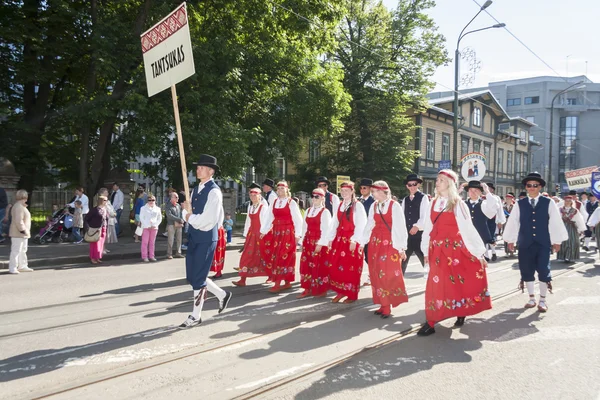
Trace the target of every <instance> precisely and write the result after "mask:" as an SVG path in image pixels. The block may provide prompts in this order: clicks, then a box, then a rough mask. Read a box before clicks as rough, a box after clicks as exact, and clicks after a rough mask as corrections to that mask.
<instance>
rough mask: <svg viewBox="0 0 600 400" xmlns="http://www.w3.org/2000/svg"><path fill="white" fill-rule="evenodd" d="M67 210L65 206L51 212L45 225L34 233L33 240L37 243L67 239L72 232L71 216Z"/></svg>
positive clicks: (60, 241) (59, 241) (58, 241)
mask: <svg viewBox="0 0 600 400" xmlns="http://www.w3.org/2000/svg"><path fill="white" fill-rule="evenodd" d="M69 212H70V209H69V208H68V207H65V208H64V209H61V210H58V211H56V212H55V213H54V214H52V216H51V217H50V218H49V220H48V223H47V224H46V226H45V227H44V228H42V229H41V230H40V233H38V234H37V235H35V237H34V238H33V241H34V242H35V243H38V244H45V243H48V242H53V243H62V242H64V241H68V240H69V239H70V237H71V234H72V233H73V216H72V215H70V214H69Z"/></svg>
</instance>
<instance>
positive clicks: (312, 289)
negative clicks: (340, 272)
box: [298, 188, 331, 299]
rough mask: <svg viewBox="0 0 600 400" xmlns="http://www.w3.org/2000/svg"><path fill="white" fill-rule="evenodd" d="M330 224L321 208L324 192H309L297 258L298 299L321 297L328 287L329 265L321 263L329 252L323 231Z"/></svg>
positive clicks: (323, 207) (329, 217)
mask: <svg viewBox="0 0 600 400" xmlns="http://www.w3.org/2000/svg"><path fill="white" fill-rule="evenodd" d="M330 225H331V214H330V213H329V210H327V209H326V208H325V191H324V190H323V189H319V188H317V189H314V190H313V191H312V207H310V208H309V209H308V210H307V211H306V215H305V216H304V225H303V229H302V232H303V233H304V241H303V242H302V255H301V257H300V286H301V287H302V289H304V291H303V292H302V294H300V295H298V298H299V299H300V298H303V297H306V296H310V295H312V296H317V297H325V296H326V295H327V290H328V289H329V268H328V267H327V266H326V265H325V262H326V261H327V257H328V255H329V251H328V249H327V234H328V233H329V228H330Z"/></svg>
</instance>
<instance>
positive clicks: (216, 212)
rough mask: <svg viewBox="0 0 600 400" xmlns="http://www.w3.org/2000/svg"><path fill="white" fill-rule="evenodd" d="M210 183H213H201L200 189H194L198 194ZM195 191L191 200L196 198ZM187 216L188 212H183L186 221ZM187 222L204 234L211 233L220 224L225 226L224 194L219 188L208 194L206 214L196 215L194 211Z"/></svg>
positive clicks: (205, 207)
mask: <svg viewBox="0 0 600 400" xmlns="http://www.w3.org/2000/svg"><path fill="white" fill-rule="evenodd" d="M210 181H212V179H210V180H209V181H206V182H205V183H201V184H200V185H199V186H198V188H196V189H194V191H197V192H196V193H200V191H201V190H202V189H204V185H205V184H206V183H208V182H210ZM194 191H192V195H191V196H190V199H193V198H194ZM187 214H188V212H187V211H186V210H183V211H182V213H181V217H182V218H183V219H185V217H186V215H187ZM187 222H188V224H190V225H191V226H192V227H193V228H195V229H198V230H200V231H204V232H207V231H210V230H211V229H213V228H214V227H215V225H217V224H218V223H221V224H223V193H222V192H221V189H220V188H219V187H218V186H216V188H215V189H213V190H211V191H210V192H208V198H207V199H206V205H205V206H204V212H202V214H194V213H193V211H192V215H191V216H190V219H188V220H187Z"/></svg>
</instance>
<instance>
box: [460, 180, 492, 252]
mask: <svg viewBox="0 0 600 400" xmlns="http://www.w3.org/2000/svg"><path fill="white" fill-rule="evenodd" d="M463 187H465V189H467V194H468V196H469V198H468V199H467V200H466V201H465V203H466V204H467V206H468V207H469V213H470V215H471V221H472V222H473V226H475V229H477V233H479V237H480V238H481V240H482V241H483V243H484V244H485V245H486V251H485V256H484V258H485V260H486V261H489V260H490V259H489V257H488V255H489V254H488V251H489V247H487V245H489V244H492V243H495V241H496V239H495V237H494V236H493V233H492V232H491V230H490V225H489V221H490V219H491V218H495V217H496V212H497V211H496V209H497V202H496V199H495V198H494V197H493V196H489V195H490V190H489V187H488V185H486V184H485V183H484V184H483V185H482V184H481V182H479V181H470V182H469V183H467V184H463ZM484 191H485V194H486V198H485V199H484V198H483V197H481V195H482V194H483V192H484ZM495 228H496V225H495V224H494V230H495Z"/></svg>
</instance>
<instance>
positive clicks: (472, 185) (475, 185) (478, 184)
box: [465, 181, 483, 192]
mask: <svg viewBox="0 0 600 400" xmlns="http://www.w3.org/2000/svg"><path fill="white" fill-rule="evenodd" d="M465 189H467V190H469V189H479V190H481V191H482V192H483V186H481V182H479V181H469V183H468V184H467V187H466V188H465Z"/></svg>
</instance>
